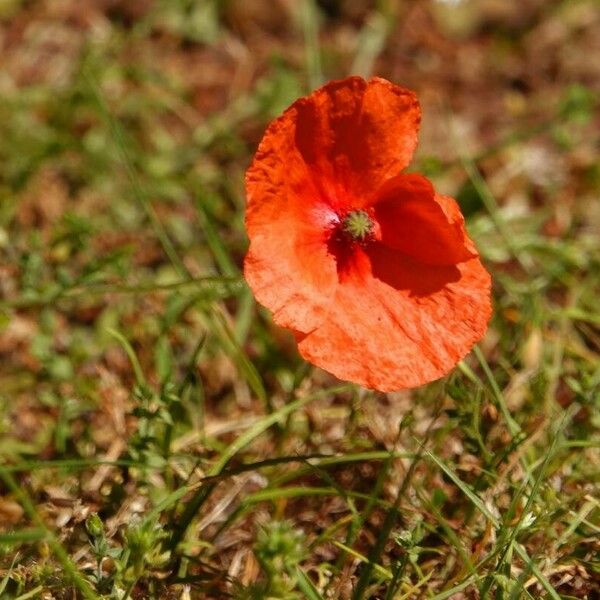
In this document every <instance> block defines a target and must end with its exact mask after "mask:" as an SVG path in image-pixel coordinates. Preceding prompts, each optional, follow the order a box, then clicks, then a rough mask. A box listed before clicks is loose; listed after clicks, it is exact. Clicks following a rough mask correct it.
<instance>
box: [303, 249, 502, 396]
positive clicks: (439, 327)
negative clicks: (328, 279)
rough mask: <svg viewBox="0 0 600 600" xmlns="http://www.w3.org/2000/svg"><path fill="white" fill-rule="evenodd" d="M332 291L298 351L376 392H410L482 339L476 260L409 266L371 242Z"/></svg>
mask: <svg viewBox="0 0 600 600" xmlns="http://www.w3.org/2000/svg"><path fill="white" fill-rule="evenodd" d="M369 255H370V256H369V257H368V260H370V261H371V272H368V270H365V257H364V256H363V257H362V259H360V260H359V261H357V262H358V263H360V266H359V268H357V269H356V270H355V271H354V273H353V275H351V276H350V275H347V276H346V277H345V280H344V283H343V284H342V285H340V286H338V287H337V289H336V293H335V296H334V298H333V300H332V302H331V304H330V310H329V313H328V318H327V319H326V320H324V321H323V323H322V324H321V325H320V326H319V327H317V328H316V329H315V330H314V331H312V332H310V333H308V334H307V335H298V336H297V339H298V349H299V351H300V354H301V355H302V356H303V357H304V358H305V359H306V360H308V361H310V362H312V363H313V364H315V365H317V366H318V367H321V368H322V369H324V370H326V371H329V372H330V373H332V374H333V375H335V376H337V377H339V378H340V379H344V380H348V381H354V382H356V383H359V384H361V385H363V386H365V387H368V388H373V389H377V390H380V391H393V390H399V389H404V388H411V387H416V386H419V385H423V384H424V383H428V382H430V381H432V380H434V379H438V378H439V377H442V376H443V375H445V374H446V373H447V372H448V371H450V370H451V369H452V368H453V367H454V366H456V363H457V362H458V361H459V360H460V359H461V358H462V357H463V356H465V355H466V354H467V352H469V350H470V349H471V348H472V346H473V345H474V344H475V342H476V341H478V340H479V339H480V338H481V337H482V336H483V334H484V332H485V329H486V327H487V323H488V320H489V318H490V314H491V304H490V276H489V274H488V273H487V271H486V270H485V268H484V267H483V266H482V264H481V262H480V260H479V258H477V257H474V258H471V259H469V260H467V261H465V262H462V263H459V264H457V265H450V266H443V265H437V266H434V265H426V264H424V263H420V264H419V263H416V262H414V261H412V260H411V259H410V258H407V257H405V256H404V255H402V254H400V253H398V252H397V251H394V250H391V249H389V248H386V247H385V246H383V245H376V246H374V247H373V248H372V249H371V250H370V251H369Z"/></svg>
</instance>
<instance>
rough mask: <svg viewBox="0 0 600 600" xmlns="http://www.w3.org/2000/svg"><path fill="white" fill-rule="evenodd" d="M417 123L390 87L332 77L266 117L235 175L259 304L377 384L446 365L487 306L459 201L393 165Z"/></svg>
mask: <svg viewBox="0 0 600 600" xmlns="http://www.w3.org/2000/svg"><path fill="white" fill-rule="evenodd" d="M420 119H421V111H420V108H419V103H418V101H417V98H416V96H415V94H414V93H413V92H411V91H409V90H406V89H403V88H401V87H398V86H396V85H393V84H392V83H390V82H389V81H386V80H384V79H380V78H373V79H370V80H369V81H365V80H364V79H362V78H360V77H349V78H348V79H344V80H341V81H333V82H330V83H328V84H327V85H325V86H324V87H322V88H320V89H319V90H317V91H315V92H313V93H312V94H311V95H310V96H307V97H305V98H301V99H299V100H298V101H296V102H295V103H294V104H292V106H290V108H288V109H287V110H286V111H285V112H284V113H283V114H282V115H281V116H280V117H279V118H277V119H275V120H274V121H273V122H272V123H271V124H270V125H269V127H268V129H267V131H266V133H265V135H264V137H263V139H262V141H261V143H260V146H259V148H258V151H257V153H256V156H255V158H254V162H253V163H252V165H251V166H250V168H249V169H248V172H247V174H246V192H247V211H246V227H247V230H248V236H249V238H250V249H249V251H248V255H247V256H246V261H245V269H244V272H245V276H246V279H247V281H248V283H249V285H250V287H251V288H252V290H253V291H254V294H255V296H256V298H257V300H258V301H259V302H260V303H261V304H263V305H264V306H266V307H267V308H269V309H270V310H271V311H272V312H273V319H274V320H275V322H276V323H277V324H278V325H281V326H282V327H287V328H290V329H292V330H293V331H294V333H295V335H296V339H297V342H298V349H299V351H300V354H301V355H302V356H303V357H304V358H305V359H306V360H308V361H310V362H311V363H313V364H315V365H317V366H319V367H321V368H323V369H325V370H326V371H329V372H330V373H333V374H334V375H336V376H337V377H339V378H340V379H345V380H349V381H354V382H356V383H360V384H361V385H364V386H366V387H369V388H374V389H378V390H381V391H391V390H398V389H402V388H408V387H415V386H418V385H422V384H423V383H426V382H429V381H432V380H434V379H437V378H439V377H441V376H442V375H444V374H445V373H447V372H448V371H449V370H450V369H451V368H452V367H454V366H455V365H456V363H457V362H458V361H459V360H460V359H461V358H462V357H463V356H464V355H465V354H466V353H467V352H468V351H469V350H470V349H471V347H472V346H473V344H474V343H475V342H476V341H477V340H479V339H480V338H481V337H482V336H483V334H484V332H485V330H486V327H487V322H488V320H489V317H490V314H491V305H490V276H489V274H488V273H487V271H486V270H485V269H484V267H483V266H482V264H481V262H480V260H479V255H478V253H477V250H476V248H475V246H474V245H473V242H472V241H471V240H470V239H469V237H468V236H467V233H466V231H465V227H464V219H463V216H462V214H461V212H460V209H459V207H458V205H457V204H456V202H455V201H454V200H453V199H452V198H449V197H447V196H440V195H438V194H436V192H435V190H434V189H433V186H432V185H431V183H430V182H429V181H428V180H427V179H425V177H423V176H421V175H416V174H403V173H402V171H403V169H404V168H405V167H406V166H407V165H408V164H409V162H410V160H411V157H412V154H413V151H414V149H415V146H416V144H417V132H418V127H419V122H420Z"/></svg>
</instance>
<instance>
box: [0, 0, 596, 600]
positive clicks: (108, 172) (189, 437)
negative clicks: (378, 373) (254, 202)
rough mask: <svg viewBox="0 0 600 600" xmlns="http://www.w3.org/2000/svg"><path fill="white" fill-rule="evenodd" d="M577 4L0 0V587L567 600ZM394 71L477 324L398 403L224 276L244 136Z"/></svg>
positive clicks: (586, 380)
mask: <svg viewBox="0 0 600 600" xmlns="http://www.w3.org/2000/svg"><path fill="white" fill-rule="evenodd" d="M598 56H600V7H599V5H598V2H597V1H595V0H522V1H520V2H507V1H505V0H402V1H401V0H379V1H367V0H320V1H317V0H222V1H218V0H128V1H127V0H0V477H1V479H2V481H1V482H0V598H23V599H24V598H33V597H40V598H48V599H49V598H73V597H83V598H115V599H116V598H118V599H119V600H125V599H126V598H127V597H131V598H227V597H234V598H269V597H271V598H304V597H306V598H310V599H311V600H314V599H318V598H357V599H358V598H371V597H372V598H390V599H391V598H418V597H428V598H439V599H441V598H478V597H482V598H485V597H491V596H490V594H495V595H496V596H495V597H497V598H521V597H524V598H527V597H529V598H531V597H535V598H537V597H551V598H590V599H591V598H597V597H598V594H600V562H599V559H598V556H599V550H600V546H599V542H598V533H599V532H600V506H599V503H598V497H599V494H598V481H599V479H600V468H599V467H600V456H599V453H598V447H599V445H600V431H599V430H600V360H599V356H600V312H599V308H598V298H599V297H600V243H599V241H598V240H599V239H600V203H599V202H598V195H599V191H600V162H599V161H598V156H599V153H598V148H599V142H600V137H599V132H600V115H599V112H598V103H599V92H600V60H598V58H597V57H598ZM349 74H360V75H363V76H365V77H367V76H370V75H375V74H376V75H380V76H383V77H386V78H388V79H390V80H392V81H394V82H396V83H398V84H400V85H403V86H406V87H409V88H411V89H413V90H415V91H416V92H417V94H418V95H419V98H420V101H421V104H422V109H423V123H422V128H421V136H420V145H419V149H418V153H417V156H416V158H415V161H414V162H413V164H412V165H411V169H412V170H416V171H420V172H424V173H426V174H427V175H428V176H429V177H430V178H431V179H432V180H433V181H434V183H435V185H436V187H437V188H438V189H439V190H441V191H442V192H443V193H446V194H450V195H454V196H455V197H456V198H457V199H458V201H459V202H460V204H461V206H462V208H463V210H464V212H465V214H466V216H467V218H468V227H469V231H470V232H471V234H472V236H473V237H474V238H475V240H476V242H477V244H478V247H479V248H480V250H481V253H482V256H483V258H484V260H485V262H486V265H487V266H488V267H489V269H490V271H491V272H492V274H493V277H494V301H495V316H494V319H493V322H492V325H491V327H490V330H489V332H488V335H487V336H486V338H485V340H483V342H482V343H481V344H480V346H479V347H478V349H477V350H476V352H475V353H474V354H473V355H472V356H470V357H468V358H467V359H466V360H465V361H464V362H463V363H462V364H461V365H460V366H459V368H458V369H456V371H455V373H453V374H451V375H450V376H449V377H447V378H446V379H444V380H442V381H440V382H436V383H433V384H431V385H429V386H426V387H425V388H423V389H421V390H417V391H414V392H401V393H397V394H388V395H383V394H376V393H372V392H369V391H366V390H360V389H357V388H355V387H353V386H347V385H340V384H339V382H336V381H334V380H333V378H332V377H330V376H328V375H327V374H325V373H323V372H320V371H318V370H315V369H312V368H310V367H309V366H307V365H306V364H304V363H303V362H302V361H301V360H300V359H299V357H298V355H297V353H296V351H295V347H294V342H293V339H292V338H291V336H290V335H289V334H288V333H287V332H284V331H281V330H279V329H278V328H276V327H274V326H273V325H272V323H271V321H270V318H269V315H268V314H267V313H266V312H265V311H263V310H261V309H260V308H258V307H257V306H256V305H255V303H254V301H253V298H252V296H251V294H250V293H249V290H248V289H247V288H246V286H245V284H244V282H243V280H242V278H241V267H242V261H243V256H244V253H245V250H246V247H247V240H246V237H245V233H244V227H243V217H244V192H243V175H244V171H245V169H246V167H247V166H248V164H249V161H250V160H251V157H252V154H253V152H254V150H255V148H256V145H257V143H258V141H259V140H260V137H261V135H262V132H263V131H264V128H265V126H266V124H267V123H268V122H269V120H270V119H272V118H273V117H274V116H276V115H277V114H279V113H280V112H281V111H282V110H283V109H284V108H285V107H286V106H288V105H289V104H290V103H291V102H292V101H294V100H295V99H296V98H297V97H299V96H300V95H303V94H305V93H307V92H308V91H310V90H311V89H313V88H314V87H316V86H318V85H320V84H321V83H323V82H325V81H327V80H329V79H335V78H341V77H345V76H346V75H349Z"/></svg>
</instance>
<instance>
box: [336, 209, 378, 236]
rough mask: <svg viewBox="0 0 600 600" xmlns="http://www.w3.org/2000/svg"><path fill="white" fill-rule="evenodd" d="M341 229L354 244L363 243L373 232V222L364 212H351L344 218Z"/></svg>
mask: <svg viewBox="0 0 600 600" xmlns="http://www.w3.org/2000/svg"><path fill="white" fill-rule="evenodd" d="M342 229H343V230H344V231H345V232H346V233H347V234H348V235H349V236H350V237H351V238H352V239H353V240H354V241H355V242H364V241H365V240H366V239H367V238H368V237H369V236H370V235H371V232H372V231H373V221H372V220H371V217H369V215H368V213H367V212H366V211H364V210H353V211H351V212H349V213H348V214H347V215H346V216H345V217H344V220H343V221H342Z"/></svg>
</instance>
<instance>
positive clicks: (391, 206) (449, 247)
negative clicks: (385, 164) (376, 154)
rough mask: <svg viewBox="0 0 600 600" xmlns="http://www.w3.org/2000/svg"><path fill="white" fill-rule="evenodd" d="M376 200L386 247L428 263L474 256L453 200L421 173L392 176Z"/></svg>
mask: <svg viewBox="0 0 600 600" xmlns="http://www.w3.org/2000/svg"><path fill="white" fill-rule="evenodd" d="M376 202H377V203H376V204H375V207H374V213H375V218H376V219H377V221H378V223H379V225H380V228H381V241H382V243H383V244H385V245H386V246H388V247H390V248H393V249H395V250H399V251H400V252H402V253H403V254H406V255H407V256H411V257H412V258H415V259H417V260H419V261H421V262H424V263H427V264H430V265H454V264H456V263H459V262H462V261H464V260H467V259H469V258H472V257H474V256H476V255H477V251H476V250H475V247H474V246H473V243H472V242H471V240H470V239H469V238H468V236H467V232H466V230H465V225H464V218H463V216H462V214H461V212H460V209H459V207H458V205H457V204H456V202H455V200H454V199H452V198H449V197H447V196H439V195H437V194H436V193H435V191H434V189H433V186H432V185H431V183H430V182H429V181H428V180H427V179H426V178H425V177H423V176H422V175H416V174H410V175H399V176H398V177H394V178H393V179H391V180H389V181H388V182H386V184H385V185H384V186H383V188H382V189H381V191H380V192H379V194H378V197H377V200H376Z"/></svg>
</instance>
